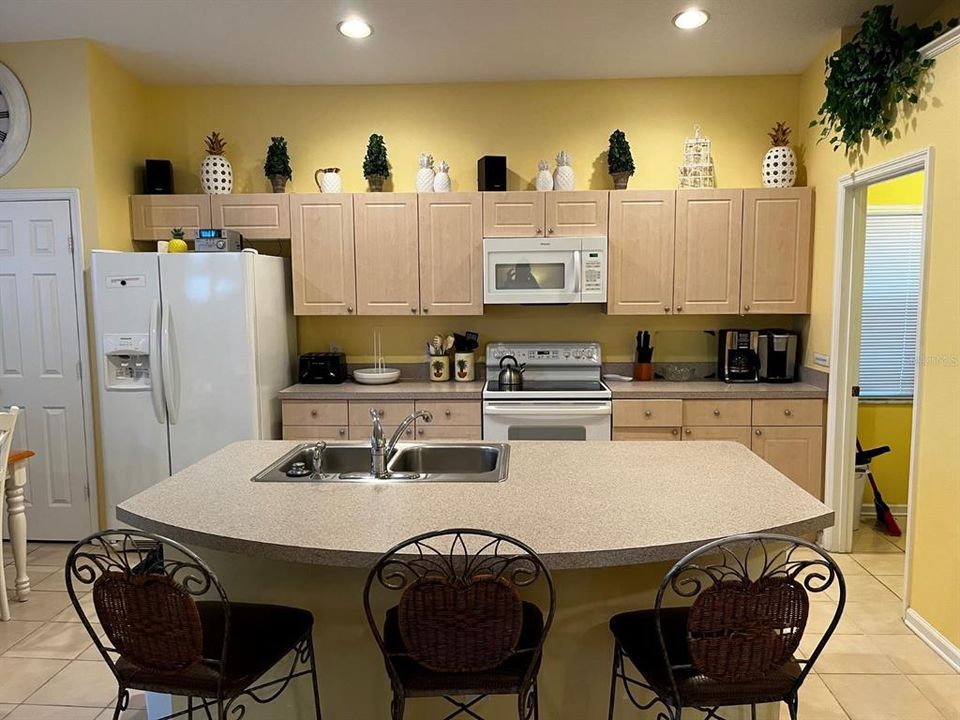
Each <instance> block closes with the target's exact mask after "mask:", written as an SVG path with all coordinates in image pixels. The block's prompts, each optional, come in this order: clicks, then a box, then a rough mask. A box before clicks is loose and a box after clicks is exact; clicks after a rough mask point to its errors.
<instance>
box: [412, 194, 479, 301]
mask: <svg viewBox="0 0 960 720" xmlns="http://www.w3.org/2000/svg"><path fill="white" fill-rule="evenodd" d="M418 204H419V220H420V222H419V226H420V312H421V313H423V314H425V315H426V314H430V315H482V314H483V205H482V201H481V195H480V193H478V192H464V193H422V194H421V195H419V197H418Z"/></svg>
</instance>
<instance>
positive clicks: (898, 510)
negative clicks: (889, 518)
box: [860, 503, 907, 517]
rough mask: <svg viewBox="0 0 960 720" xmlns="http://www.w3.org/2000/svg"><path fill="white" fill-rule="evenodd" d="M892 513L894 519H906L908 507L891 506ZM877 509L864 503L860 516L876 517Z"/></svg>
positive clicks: (870, 504)
mask: <svg viewBox="0 0 960 720" xmlns="http://www.w3.org/2000/svg"><path fill="white" fill-rule="evenodd" d="M889 507H890V513H891V514H892V515H893V516H894V517H906V516H907V505H890V506H889ZM876 514H877V509H876V507H875V506H874V504H873V503H864V504H863V505H861V506H860V515H861V516H862V515H876Z"/></svg>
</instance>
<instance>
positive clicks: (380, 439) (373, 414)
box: [370, 408, 433, 479]
mask: <svg viewBox="0 0 960 720" xmlns="http://www.w3.org/2000/svg"><path fill="white" fill-rule="evenodd" d="M370 418H371V419H372V420H373V431H372V433H371V434H370V472H371V474H372V475H373V476H374V477H377V478H381V479H382V478H386V477H387V463H388V462H389V461H390V456H391V455H393V451H394V448H396V446H397V443H398V442H399V441H400V436H402V435H403V433H404V431H406V429H407V428H408V427H410V423H412V422H413V421H414V420H416V419H417V418H423V419H424V420H425V421H426V422H432V421H433V414H432V413H431V412H430V411H428V410H417V411H416V412H413V413H410V414H409V415H407V416H406V417H405V418H404V419H403V420H401V421H400V424H399V425H398V426H397V429H396V430H395V431H394V433H393V436H392V437H391V438H390V440H386V439H385V438H384V436H383V425H382V424H381V422H380V413H379V412H377V410H376V409H374V408H370Z"/></svg>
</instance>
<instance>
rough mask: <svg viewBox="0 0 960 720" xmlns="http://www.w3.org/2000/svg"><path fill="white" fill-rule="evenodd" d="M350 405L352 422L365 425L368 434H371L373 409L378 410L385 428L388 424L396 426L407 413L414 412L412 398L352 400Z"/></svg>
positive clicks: (352, 423)
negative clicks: (371, 413) (371, 412)
mask: <svg viewBox="0 0 960 720" xmlns="http://www.w3.org/2000/svg"><path fill="white" fill-rule="evenodd" d="M349 405H350V424H351V425H355V426H356V425H362V426H365V427H366V428H367V431H368V432H367V435H369V434H370V433H369V430H370V424H371V423H372V418H371V417H370V411H371V410H376V411H377V413H378V414H379V415H380V422H381V424H382V425H383V427H384V428H386V427H387V426H388V425H389V426H391V427H393V428H396V426H397V425H399V424H400V423H401V421H402V420H403V419H404V418H405V417H407V415H409V414H410V413H412V412H413V401H412V400H351V401H350V402H349ZM391 432H392V431H391Z"/></svg>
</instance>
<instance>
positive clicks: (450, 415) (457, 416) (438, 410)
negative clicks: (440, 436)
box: [417, 400, 481, 427]
mask: <svg viewBox="0 0 960 720" xmlns="http://www.w3.org/2000/svg"><path fill="white" fill-rule="evenodd" d="M417 410H427V411H429V412H431V413H433V422H432V423H430V425H431V426H432V427H445V426H447V425H480V422H481V421H480V403H479V402H474V401H472V400H451V401H449V402H442V401H441V402H438V401H430V402H421V401H419V400H417ZM417 423H418V424H425V423H421V421H419V420H418V421H417Z"/></svg>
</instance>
